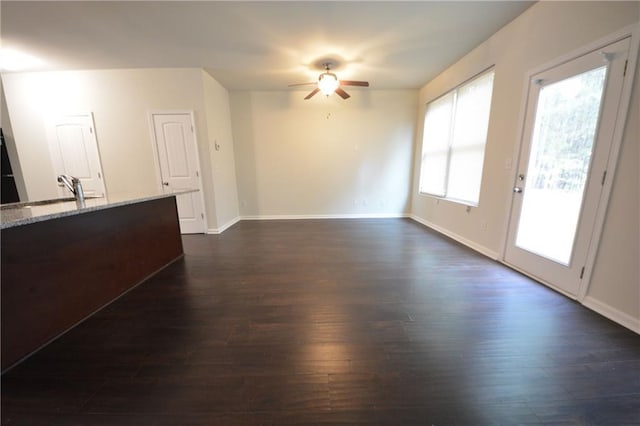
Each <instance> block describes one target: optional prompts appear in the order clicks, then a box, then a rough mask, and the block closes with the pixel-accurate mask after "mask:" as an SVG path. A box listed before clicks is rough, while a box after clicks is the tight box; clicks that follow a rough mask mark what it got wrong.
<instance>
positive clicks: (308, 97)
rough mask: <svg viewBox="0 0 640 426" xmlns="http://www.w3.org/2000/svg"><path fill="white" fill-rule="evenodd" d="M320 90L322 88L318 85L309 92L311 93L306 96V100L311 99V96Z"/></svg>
mask: <svg viewBox="0 0 640 426" xmlns="http://www.w3.org/2000/svg"><path fill="white" fill-rule="evenodd" d="M319 91H320V89H318V88H317V87H316V88H315V89H313V90H312V91H311V93H309V94H308V95H307V96H306V97H305V98H304V100H305V101H306V100H307V99H311V97H312V96H313V95H315V94H316V93H318V92H319Z"/></svg>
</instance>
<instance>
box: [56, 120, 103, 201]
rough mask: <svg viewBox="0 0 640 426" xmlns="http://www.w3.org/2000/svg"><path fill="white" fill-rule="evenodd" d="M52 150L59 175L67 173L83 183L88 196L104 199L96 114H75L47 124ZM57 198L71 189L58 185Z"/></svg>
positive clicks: (67, 194)
mask: <svg viewBox="0 0 640 426" xmlns="http://www.w3.org/2000/svg"><path fill="white" fill-rule="evenodd" d="M47 134H48V139H49V150H50V152H51V159H52V162H53V169H54V173H55V174H56V176H58V175H62V174H66V175H71V176H74V177H77V178H79V179H80V181H81V182H82V189H83V191H84V194H85V196H94V197H104V195H105V193H106V191H105V187H104V179H103V175H102V167H101V165H100V154H99V152H98V141H97V140H96V132H95V128H94V126H93V115H92V114H91V113H87V114H73V115H64V116H60V117H56V118H53V119H51V121H50V122H49V123H48V125H47ZM58 195H60V196H61V197H69V196H70V195H71V194H70V192H69V190H68V189H67V188H66V187H65V186H64V185H62V184H61V183H59V184H58Z"/></svg>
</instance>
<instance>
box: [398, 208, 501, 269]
mask: <svg viewBox="0 0 640 426" xmlns="http://www.w3.org/2000/svg"><path fill="white" fill-rule="evenodd" d="M409 217H410V218H411V219H413V220H415V221H416V222H418V223H420V224H422V225H424V226H426V227H427V228H431V229H433V230H434V231H437V232H439V233H441V234H444V235H446V236H447V237H449V238H452V239H454V240H456V241H457V242H459V243H460V244H464V245H465V246H467V247H469V248H470V249H473V250H475V251H477V252H478V253H480V254H483V255H485V256H487V257H488V258H490V259H493V260H500V255H499V254H498V253H497V252H495V251H493V250H489V249H488V248H487V247H485V246H482V245H480V244H477V243H474V242H473V241H471V240H468V239H466V238H464V237H461V236H460V235H458V234H456V233H453V232H451V231H449V230H448V229H445V228H442V227H440V226H438V225H435V224H433V223H431V222H429V221H427V220H424V219H423V218H421V217H418V216H416V215H413V214H412V215H409Z"/></svg>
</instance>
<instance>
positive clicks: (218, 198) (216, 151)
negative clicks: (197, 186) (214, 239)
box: [202, 71, 240, 232]
mask: <svg viewBox="0 0 640 426" xmlns="http://www.w3.org/2000/svg"><path fill="white" fill-rule="evenodd" d="M202 84H203V94H204V103H205V109H206V113H207V128H208V138H209V147H210V161H211V165H212V172H213V176H212V182H213V192H214V198H215V216H216V217H215V223H214V222H212V221H211V220H209V230H210V232H221V231H223V230H224V229H226V228H227V227H228V226H230V225H232V224H233V223H235V221H237V220H238V218H239V215H240V212H239V210H238V190H237V187H238V185H237V182H236V167H235V157H234V144H233V135H232V132H231V111H230V106H229V93H228V92H227V89H225V88H224V87H222V86H221V85H220V83H218V82H217V81H216V80H215V79H214V78H213V77H211V76H210V75H209V74H208V73H206V72H205V71H202ZM209 219H210V218H209Z"/></svg>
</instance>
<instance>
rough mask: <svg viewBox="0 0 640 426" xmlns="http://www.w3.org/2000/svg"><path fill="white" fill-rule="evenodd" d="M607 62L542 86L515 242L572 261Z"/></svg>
mask: <svg viewBox="0 0 640 426" xmlns="http://www.w3.org/2000/svg"><path fill="white" fill-rule="evenodd" d="M606 72H607V67H606V66H604V65H603V66H601V67H598V68H596V69H594V70H591V71H587V72H585V73H582V74H579V75H576V76H573V77H569V78H567V79H564V80H561V81H559V82H557V83H553V84H550V85H548V86H545V87H542V88H541V90H540V92H539V95H538V107H537V111H536V116H535V125H534V130H533V138H532V141H531V152H530V153H529V167H528V168H527V173H526V175H525V176H526V177H527V181H526V185H525V188H524V193H523V201H522V212H521V213H520V221H519V222H518V231H517V237H516V245H517V246H518V247H520V248H522V249H524V250H527V251H530V252H532V253H535V254H538V255H540V256H544V257H546V258H548V259H551V260H554V261H556V262H558V263H561V264H563V265H568V264H569V261H570V260H571V254H572V253H573V245H574V242H575V235H576V230H577V226H578V219H579V217H580V211H581V210H582V201H583V197H584V190H585V187H586V183H587V176H588V172H589V166H590V164H591V154H592V152H593V145H594V141H595V134H596V127H597V124H598V117H599V115H600V103H601V100H602V92H603V88H604V80H605V76H606Z"/></svg>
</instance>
